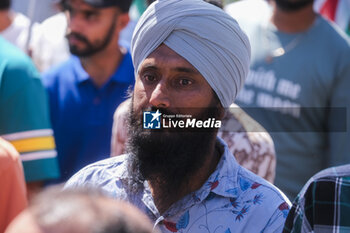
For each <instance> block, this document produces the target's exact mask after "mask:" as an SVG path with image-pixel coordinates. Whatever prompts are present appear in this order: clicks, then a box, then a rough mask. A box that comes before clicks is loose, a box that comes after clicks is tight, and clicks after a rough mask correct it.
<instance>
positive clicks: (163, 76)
mask: <svg viewBox="0 0 350 233" xmlns="http://www.w3.org/2000/svg"><path fill="white" fill-rule="evenodd" d="M131 52H132V58H133V64H134V67H135V71H136V72H135V74H136V83H135V88H134V91H133V94H132V100H131V101H132V104H131V109H130V116H129V119H128V123H129V135H130V140H129V145H128V148H129V153H128V154H126V155H122V156H117V157H113V158H110V159H107V160H104V161H100V162H97V163H95V164H92V165H90V166H87V167H85V168H84V169H82V170H81V171H79V172H78V173H77V174H76V175H74V176H73V177H72V178H71V179H70V180H69V181H68V182H67V184H66V188H74V187H79V186H85V185H90V186H91V185H92V186H98V187H101V188H102V189H103V190H104V191H106V192H107V193H108V194H110V195H111V196H113V197H115V198H118V199H124V200H127V201H129V202H131V203H133V204H134V205H136V206H138V207H139V208H140V209H141V210H142V211H144V212H145V213H146V214H147V215H148V216H149V218H150V219H151V220H152V221H153V223H154V226H155V227H159V228H160V229H161V231H162V232H198V233H201V232H227V233H228V232H281V231H282V228H283V224H284V221H285V217H286V216H287V214H288V210H289V205H290V203H289V201H288V199H287V198H286V197H285V196H284V195H283V194H282V193H281V192H280V191H279V190H278V189H277V188H276V187H274V186H273V185H272V184H270V183H268V182H266V181H265V180H264V179H262V178H260V177H258V176H256V175H254V174H253V173H251V172H249V171H247V170H246V169H244V168H242V167H241V166H240V165H239V164H238V163H237V162H236V161H235V159H234V157H233V156H232V154H231V153H230V152H229V150H228V147H227V145H226V144H225V143H224V142H223V141H222V140H221V139H220V138H217V137H216V134H217V130H218V127H219V126H220V119H222V117H223V115H224V114H223V113H224V108H225V107H229V106H230V104H231V103H232V102H233V100H234V99H235V97H236V95H237V92H238V91H239V90H240V88H241V87H242V85H243V83H244V79H245V77H246V75H247V71H248V66H249V59H250V45H249V42H248V39H247V37H246V35H245V34H244V33H243V32H242V30H241V29H240V28H239V26H238V24H237V23H236V21H235V20H233V19H232V18H231V17H230V16H228V15H227V14H226V13H224V12H223V11H222V10H221V9H220V8H218V7H215V6H213V5H210V4H208V3H206V2H204V1H202V0H191V1H189V0H160V1H156V2H154V3H153V4H152V5H151V6H150V7H149V8H148V9H147V10H146V11H145V13H144V14H143V15H142V16H141V18H140V20H139V22H138V24H137V26H136V29H135V32H134V35H133V39H132V45H131Z"/></svg>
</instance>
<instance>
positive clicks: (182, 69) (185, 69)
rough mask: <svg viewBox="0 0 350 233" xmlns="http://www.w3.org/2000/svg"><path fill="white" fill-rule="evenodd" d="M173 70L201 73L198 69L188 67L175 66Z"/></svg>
mask: <svg viewBox="0 0 350 233" xmlns="http://www.w3.org/2000/svg"><path fill="white" fill-rule="evenodd" d="M173 70H175V71H177V72H182V73H189V74H199V72H198V70H196V69H193V68H188V67H175V68H174V69H173Z"/></svg>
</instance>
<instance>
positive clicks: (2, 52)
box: [0, 37, 59, 182]
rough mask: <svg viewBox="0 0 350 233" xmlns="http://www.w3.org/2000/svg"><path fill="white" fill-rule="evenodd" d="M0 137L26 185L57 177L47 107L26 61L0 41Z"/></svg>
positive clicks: (35, 78)
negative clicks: (9, 148)
mask: <svg viewBox="0 0 350 233" xmlns="http://www.w3.org/2000/svg"><path fill="white" fill-rule="evenodd" d="M0 136H1V137H3V138H5V139H6V140H8V141H10V142H11V143H12V144H13V145H14V146H15V148H16V149H17V151H18V152H19V153H20V155H21V160H22V162H23V167H24V172H25V178H26V181H27V182H29V181H40V180H46V179H52V178H57V177H58V176H59V172H58V164H57V159H56V150H55V143H54V139H53V132H52V129H51V125H50V121H49V111H48V103H47V96H46V92H45V89H44V88H43V86H42V83H41V80H40V75H39V73H38V71H37V70H36V68H35V67H34V65H33V63H32V61H31V60H30V58H29V57H27V56H26V55H25V54H23V53H22V52H21V51H20V50H19V49H17V48H16V47H14V46H13V45H12V44H10V43H9V42H7V41H6V40H5V39H3V38H2V37H0Z"/></svg>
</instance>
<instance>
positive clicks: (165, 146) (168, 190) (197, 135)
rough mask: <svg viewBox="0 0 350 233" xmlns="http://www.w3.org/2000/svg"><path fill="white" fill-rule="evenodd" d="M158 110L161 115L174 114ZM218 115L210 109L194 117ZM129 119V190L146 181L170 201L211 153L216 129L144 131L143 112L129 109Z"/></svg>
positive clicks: (213, 109) (205, 117) (216, 109)
mask: <svg viewBox="0 0 350 233" xmlns="http://www.w3.org/2000/svg"><path fill="white" fill-rule="evenodd" d="M149 110H151V111H156V109H155V108H152V109H148V110H145V111H149ZM159 110H160V112H161V113H162V114H167V115H171V114H174V113H171V112H169V111H167V110H166V109H159ZM219 116H220V113H219V112H218V108H209V109H205V110H204V111H203V112H202V113H201V114H200V116H197V117H196V118H197V119H207V118H209V117H210V118H213V117H214V118H216V119H218V117H219ZM128 119H129V122H128V127H129V141H128V152H129V153H130V160H129V165H130V167H129V169H130V171H132V172H133V178H134V180H133V181H131V183H130V185H131V186H130V188H131V189H132V190H133V191H134V192H135V191H136V189H138V188H140V185H142V186H143V182H144V181H145V180H148V181H151V182H155V183H156V184H157V185H158V186H159V187H160V189H161V190H162V193H163V194H164V195H163V196H164V197H163V198H167V199H171V198H172V197H174V196H176V194H177V193H179V191H178V190H179V189H180V188H181V189H183V188H187V187H188V184H189V182H191V179H192V178H193V177H192V176H193V174H195V172H197V171H198V170H199V169H200V168H201V167H202V166H203V164H204V162H205V161H206V159H207V158H208V157H209V156H211V153H213V149H214V146H215V142H216V134H217V129H196V130H193V129H173V130H169V129H166V130H164V129H157V130H148V129H143V127H142V122H141V121H142V112H141V113H134V112H133V111H132V106H131V111H130V117H128ZM135 188H136V189H135Z"/></svg>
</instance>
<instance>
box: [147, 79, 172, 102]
mask: <svg viewBox="0 0 350 233" xmlns="http://www.w3.org/2000/svg"><path fill="white" fill-rule="evenodd" d="M149 103H150V104H151V106H154V107H157V108H168V107H170V96H169V91H168V89H167V87H166V84H165V82H164V81H161V82H159V83H158V84H157V86H156V87H155V89H153V91H152V94H151V98H150V100H149Z"/></svg>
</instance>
